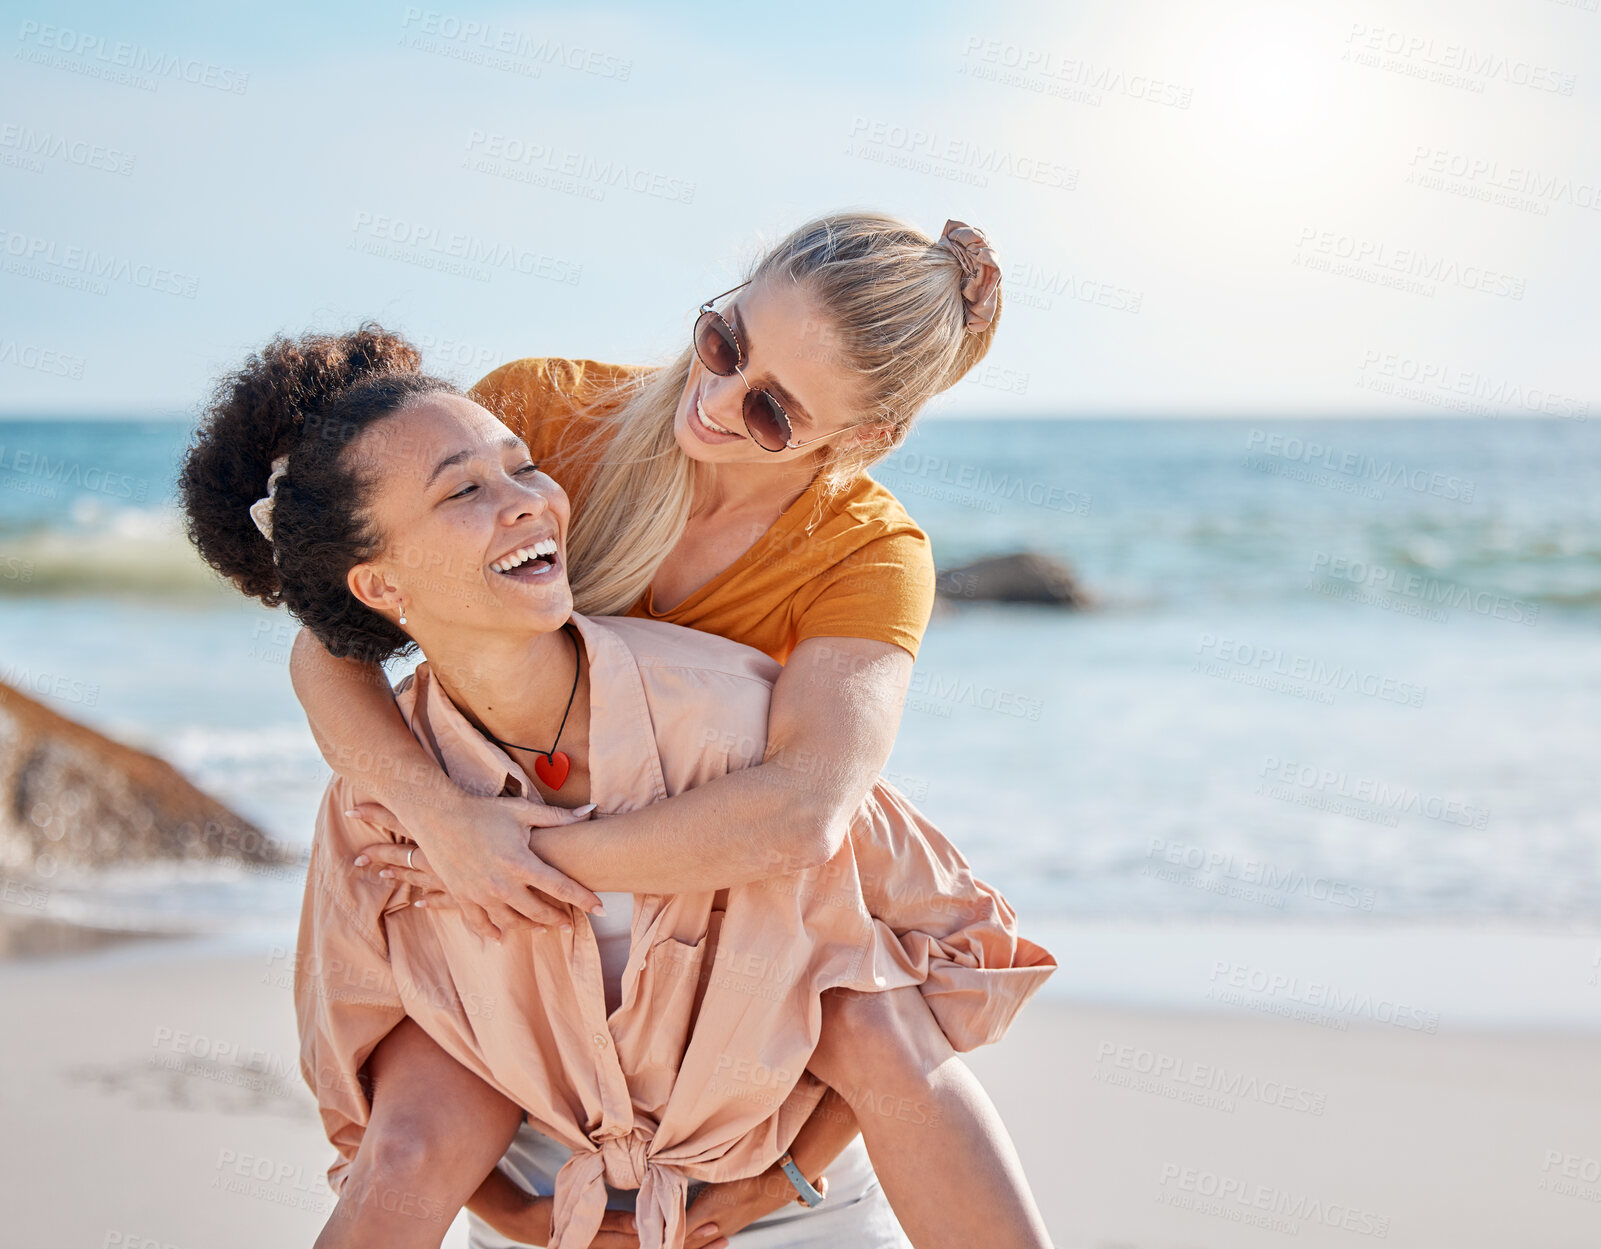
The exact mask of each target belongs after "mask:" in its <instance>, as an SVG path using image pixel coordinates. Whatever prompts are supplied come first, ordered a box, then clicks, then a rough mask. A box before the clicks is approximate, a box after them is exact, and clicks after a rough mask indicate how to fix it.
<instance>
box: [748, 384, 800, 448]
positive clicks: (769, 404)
mask: <svg viewBox="0 0 1601 1249" xmlns="http://www.w3.org/2000/svg"><path fill="white" fill-rule="evenodd" d="M745 428H746V429H748V430H750V436H751V437H752V438H754V439H755V440H756V445H757V446H759V447H761V448H763V449H764V450H767V451H782V450H783V449H784V448H785V447H786V446H788V445H789V439H790V428H789V417H787V416H785V415H784V409H783V408H781V407H779V406H778V400H776V399H774V398H773V397H772V396H771V395H770V394H768V393H767V392H766V391H765V390H752V391H749V392H747V394H746V395H745Z"/></svg>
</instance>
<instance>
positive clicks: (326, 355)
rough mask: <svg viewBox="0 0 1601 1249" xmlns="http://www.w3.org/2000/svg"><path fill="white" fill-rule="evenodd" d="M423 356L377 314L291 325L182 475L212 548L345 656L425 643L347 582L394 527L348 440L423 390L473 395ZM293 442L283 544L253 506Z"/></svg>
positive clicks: (281, 517)
mask: <svg viewBox="0 0 1601 1249" xmlns="http://www.w3.org/2000/svg"><path fill="white" fill-rule="evenodd" d="M420 363H421V354H420V353H419V352H418V350H417V348H416V347H414V346H412V344H411V343H409V342H407V341H406V339H404V338H402V337H401V336H400V335H398V334H391V333H389V332H388V331H386V330H384V329H383V328H382V327H380V326H378V325H375V324H373V323H371V322H367V323H365V324H363V325H362V326H361V328H360V329H358V330H355V331H354V332H352V333H348V334H307V335H303V336H301V337H300V338H286V337H283V336H282V335H280V336H279V337H277V338H274V339H273V340H272V342H270V343H268V344H267V346H266V347H264V348H263V349H262V350H261V351H259V352H257V353H256V354H254V355H252V356H250V358H249V359H247V360H246V361H245V363H244V365H243V367H241V368H240V369H238V370H237V371H236V372H234V373H231V374H229V375H228V376H227V377H225V378H223V379H222V380H221V381H220V382H218V384H217V387H216V389H215V390H214V391H213V393H212V396H211V400H210V402H209V403H208V404H207V406H206V411H205V414H204V415H203V416H202V417H201V420H200V422H199V425H198V426H197V428H196V430H195V433H194V436H193V438H192V440H191V442H190V445H189V448H188V451H187V452H186V453H185V455H184V461H183V467H182V469H181V471H180V472H179V475H178V491H179V496H180V498H181V499H182V501H183V510H184V531H185V532H186V533H187V534H188V535H189V540H190V541H191V542H193V543H194V545H195V548H196V549H197V550H198V551H199V552H200V556H201V558H202V559H204V560H205V561H206V563H208V564H210V565H211V567H212V568H214V569H216V570H217V571H218V572H219V573H221V574H222V575H223V576H224V577H227V578H228V579H229V580H230V581H232V582H233V583H234V585H236V586H237V587H238V588H239V589H240V590H241V591H242V592H243V593H245V594H247V595H249V596H250V597H252V598H257V599H260V600H261V601H262V602H263V603H265V604H266V605H267V606H269V607H276V606H278V605H279V604H280V603H281V604H284V605H286V606H287V607H288V608H289V610H290V612H291V613H292V614H293V615H294V616H295V617H296V618H297V619H299V620H300V621H301V623H302V624H304V625H305V626H306V627H307V628H309V629H310V630H311V631H312V632H313V633H314V634H316V636H317V637H318V639H319V640H320V641H321V642H322V644H323V645H324V646H326V647H327V648H328V650H329V651H330V652H331V653H333V654H335V655H339V656H343V657H345V658H350V659H360V660H368V661H371V662H374V663H382V662H383V661H384V660H385V659H388V658H389V657H390V656H392V655H397V654H401V653H403V652H405V651H406V650H408V649H410V648H411V647H412V646H413V645H414V643H413V642H412V640H411V639H410V638H409V637H408V636H407V635H406V634H405V633H404V632H403V631H402V630H401V629H400V628H399V626H397V625H395V624H393V623H392V622H391V621H389V620H387V619H385V618H384V617H383V616H381V615H379V614H378V613H377V612H375V611H373V610H372V609H371V608H369V607H367V606H366V605H365V604H364V603H361V602H360V601H358V600H357V599H356V598H355V596H354V595H352V594H351V593H350V589H349V586H348V585H347V584H346V581H345V578H346V575H347V574H348V573H349V572H350V570H351V568H353V567H355V565H357V564H359V563H361V562H363V561H364V560H368V559H371V558H372V557H373V556H374V555H376V554H377V553H378V550H379V547H380V544H381V542H382V535H381V534H379V533H377V532H375V531H374V530H373V529H372V527H371V525H370V524H369V522H368V519H367V517H366V514H365V513H366V503H367V499H368V497H369V492H370V490H371V488H372V484H373V483H372V481H371V478H370V476H369V475H365V474H363V472H362V471H361V466H360V465H359V464H356V463H351V462H349V461H350V460H351V459H352V458H353V457H347V456H346V455H345V454H344V451H345V449H346V448H347V447H348V446H349V445H350V444H351V443H352V442H353V441H354V440H355V439H356V438H357V437H358V436H359V435H360V434H361V433H362V431H363V430H365V429H367V428H368V427H369V426H371V425H372V424H374V423H375V422H377V421H381V420H383V419H384V418H385V417H387V416H391V415H393V414H394V413H395V412H396V411H398V410H399V409H400V408H401V407H403V406H404V405H405V404H406V403H407V402H408V401H410V400H411V399H413V398H416V397H417V396H419V395H426V394H436V393H445V394H460V393H461V391H460V390H459V389H458V388H457V387H455V386H454V385H452V384H451V383H449V382H446V381H442V380H440V379H439V378H436V377H430V376H428V375H427V374H425V373H423V372H421V371H420V367H419V366H420ZM284 454H287V455H288V456H289V464H288V469H287V471H286V473H285V475H284V476H283V477H282V478H281V479H280V480H279V482H278V487H277V490H276V491H275V492H274V495H273V507H272V541H271V542H270V543H269V542H268V541H267V539H266V538H264V537H263V536H262V534H261V531H260V530H258V529H257V528H256V525H255V522H254V521H253V520H251V518H250V505H251V504H252V503H254V502H255V501H256V500H257V499H259V498H261V497H262V496H263V495H264V494H266V492H267V477H268V474H269V473H270V472H271V471H272V461H273V460H274V459H275V458H276V457H278V456H279V455H284Z"/></svg>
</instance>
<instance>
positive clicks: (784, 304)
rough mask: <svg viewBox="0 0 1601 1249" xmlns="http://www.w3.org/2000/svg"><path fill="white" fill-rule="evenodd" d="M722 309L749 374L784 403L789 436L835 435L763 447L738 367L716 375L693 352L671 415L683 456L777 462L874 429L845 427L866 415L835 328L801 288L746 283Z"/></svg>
mask: <svg viewBox="0 0 1601 1249" xmlns="http://www.w3.org/2000/svg"><path fill="white" fill-rule="evenodd" d="M719 311H720V312H721V313H722V314H723V317H724V319H725V320H727V322H728V323H729V325H730V326H732V327H733V330H734V333H735V334H736V335H738V337H739V342H740V345H741V346H742V347H743V348H744V350H745V362H744V363H743V364H742V365H741V366H740V367H741V369H742V370H743V371H744V374H745V379H746V381H749V383H750V385H751V386H752V387H756V388H758V389H761V388H765V389H767V390H769V391H770V392H772V394H773V395H774V396H775V397H776V398H777V399H778V401H779V403H780V404H782V405H783V408H784V411H785V412H786V413H787V414H788V415H789V421H790V426H791V427H792V430H793V432H792V434H791V440H792V441H794V442H806V441H808V440H810V439H813V438H822V437H824V436H825V435H829V434H836V433H837V434H839V436H838V437H837V438H830V439H829V440H828V441H827V442H819V443H816V444H814V445H812V446H810V447H790V448H786V449H784V450H782V451H767V450H764V449H763V448H762V447H759V446H758V445H757V444H756V442H755V440H754V439H752V438H751V436H750V432H749V431H748V430H747V429H746V428H745V418H744V415H743V405H744V402H745V396H746V394H748V393H749V391H748V390H747V389H746V385H745V381H742V380H740V376H739V374H738V373H733V374H730V375H729V376H727V377H719V376H718V375H717V374H715V373H713V372H712V371H711V370H709V369H708V368H706V366H705V365H703V364H702V363H701V362H700V358H699V357H698V356H691V359H690V367H689V380H688V381H687V382H686V383H685V386H684V393H683V395H682V396H680V398H679V401H678V411H677V413H676V415H675V416H674V418H673V433H674V435H675V437H676V438H677V439H678V445H679V446H680V447H681V448H683V451H684V454H685V455H687V456H689V457H690V459H692V460H700V461H703V462H705V463H712V464H782V463H784V462H786V461H790V460H799V459H810V458H813V457H814V456H815V455H816V453H818V452H825V453H826V451H827V450H828V449H829V448H835V447H840V446H844V445H847V444H848V442H849V441H850V440H853V439H860V438H864V437H866V438H871V437H872V436H873V432H874V430H875V429H876V428H877V427H875V426H873V425H861V427H860V428H859V429H855V430H851V429H850V427H851V426H856V425H860V424H861V422H862V421H863V420H864V419H865V417H864V414H863V413H862V412H861V411H860V400H859V398H858V395H857V390H856V387H855V385H854V383H853V381H852V379H851V376H850V374H849V373H848V372H847V371H846V370H845V369H843V368H841V367H840V364H841V357H840V353H839V335H838V331H837V330H836V329H835V328H834V326H833V324H832V322H831V321H830V320H829V319H828V318H827V317H826V316H825V315H824V313H823V312H822V311H821V309H820V308H819V307H818V306H817V303H816V301H815V300H813V299H812V297H811V296H810V295H809V294H808V293H807V291H806V290H805V288H804V287H801V286H799V285H797V284H794V283H783V284H776V283H758V284H755V285H752V286H747V287H746V288H745V289H744V290H742V291H740V293H739V294H738V296H737V297H736V298H735V299H734V300H733V301H732V302H731V303H729V304H728V305H727V306H726V307H724V308H721V309H719ZM841 431H849V432H841Z"/></svg>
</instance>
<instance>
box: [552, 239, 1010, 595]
mask: <svg viewBox="0 0 1601 1249" xmlns="http://www.w3.org/2000/svg"><path fill="white" fill-rule="evenodd" d="M750 281H751V282H752V283H756V284H759V283H762V282H780V281H788V282H792V283H795V284H796V285H799V286H801V287H803V288H804V289H805V290H806V292H807V293H808V294H809V295H810V296H811V297H812V299H813V300H814V301H815V303H816V306H817V307H818V309H819V311H820V312H821V314H822V316H823V318H824V324H823V325H821V326H819V327H808V328H811V329H815V330H816V332H817V333H818V336H819V338H820V340H821V341H822V342H823V344H824V345H825V349H826V350H827V352H828V355H829V358H830V360H831V362H833V363H834V364H836V365H837V367H838V368H840V370H841V371H843V372H844V373H846V374H848V375H850V376H851V377H853V378H854V379H855V386H856V392H857V395H858V396H859V398H858V413H859V419H858V420H857V421H856V422H853V423H854V424H864V425H867V424H883V425H887V426H889V433H888V436H887V437H885V438H882V439H877V440H874V441H872V442H870V443H863V444H860V445H847V446H842V447H837V448H836V447H826V448H823V449H821V450H820V451H819V452H818V456H819V465H818V470H817V475H816V476H815V477H814V479H813V484H814V485H816V486H817V503H818V511H817V512H816V514H815V515H814V518H813V522H812V523H813V524H816V522H817V520H819V519H821V505H822V503H823V502H824V501H825V500H826V499H827V498H829V497H832V496H834V495H836V494H838V493H840V492H842V491H844V490H846V489H848V488H849V487H850V485H851V484H852V483H853V482H854V481H855V480H856V479H857V478H858V477H860V476H861V475H862V474H863V473H865V472H866V471H867V470H868V469H869V468H870V467H871V466H872V465H874V464H876V463H877V462H878V461H879V460H881V459H883V458H884V457H885V456H887V455H888V454H889V453H890V452H891V451H893V450H894V449H895V448H896V447H898V446H900V444H901V443H902V442H904V441H905V440H906V435H907V434H908V433H909V432H910V431H911V427H912V420H913V418H914V417H915V416H916V415H917V414H918V412H920V411H921V410H922V408H923V407H924V405H926V404H927V403H928V401H929V400H930V399H932V398H933V397H934V396H935V395H937V394H940V393H941V392H942V391H945V390H948V389H950V388H951V387H952V386H954V385H956V383H957V382H959V381H960V380H961V379H962V378H963V377H964V376H966V374H967V372H968V370H970V369H971V368H972V367H973V366H974V365H976V364H977V363H978V362H979V361H980V360H982V359H983V358H984V356H985V354H986V353H987V352H988V351H989V348H990V343H991V341H992V340H993V338H994V335H995V328H996V326H997V325H998V324H999V322H1000V306H999V302H997V307H996V314H995V318H994V320H992V321H991V322H990V323H989V325H988V326H986V327H985V328H984V329H983V330H981V331H980V332H978V333H969V332H968V330H967V327H966V310H965V308H964V306H963V303H962V293H961V287H962V283H963V281H964V275H963V272H962V267H961V264H960V263H959V262H958V261H957V259H956V256H955V254H954V253H953V252H952V251H951V250H950V249H949V248H948V247H945V246H942V245H939V244H937V243H936V242H935V240H934V239H932V238H930V237H929V236H928V235H926V234H924V233H923V232H922V231H921V230H918V229H917V228H915V227H914V226H910V225H908V224H906V223H905V222H904V221H900V220H898V219H896V218H894V217H890V216H887V215H885V214H883V213H866V212H846V213H834V214H831V215H829V216H826V217H819V218H817V219H816V220H815V221H809V222H807V223H806V224H805V225H803V226H801V227H800V228H799V229H797V230H795V231H793V232H792V233H791V234H789V235H788V236H787V237H786V238H784V239H783V240H782V241H781V242H779V243H778V245H777V246H775V247H773V248H772V249H771V250H769V251H768V252H767V254H766V255H764V256H763V257H762V258H761V259H760V260H759V261H758V262H757V263H756V266H755V267H754V268H753V269H752V270H751V273H750ZM693 357H694V352H693V349H691V348H685V349H684V351H683V352H682V353H681V354H680V355H679V356H678V357H677V358H676V359H675V360H673V362H672V363H671V364H668V365H666V366H665V367H663V368H660V369H656V370H654V371H652V372H650V373H647V374H644V375H643V376H640V377H635V378H632V379H630V380H629V381H627V382H625V383H624V384H623V386H624V389H623V391H621V392H618V391H613V392H611V393H610V394H609V395H607V396H605V397H603V398H602V399H600V400H599V401H597V406H599V405H604V406H605V407H606V408H607V409H608V410H609V411H610V413H611V414H610V415H609V416H606V417H604V418H602V419H601V420H600V421H599V422H598V424H597V427H596V429H595V432H594V433H593V434H592V435H591V436H590V437H589V438H587V439H585V440H584V442H582V443H581V444H579V446H578V447H577V448H576V449H575V454H576V455H578V456H579V457H586V458H588V459H589V460H590V461H591V463H592V465H593V472H592V473H591V474H590V476H589V486H588V488H587V489H586V490H585V491H584V492H583V497H582V505H581V506H579V507H578V508H576V509H575V512H574V517H573V525H572V530H571V532H570V534H569V535H568V550H569V557H570V559H571V576H572V588H573V602H574V605H575V606H576V607H577V609H578V610H579V611H581V612H584V613H585V614H587V615H611V614H617V613H622V612H626V611H627V610H628V609H629V608H630V607H632V606H633V604H634V603H635V602H636V601H637V600H638V599H639V597H640V595H642V594H643V593H644V592H645V591H646V589H647V588H649V586H650V583H651V581H652V580H653V579H654V578H655V575H656V570H657V569H658V568H659V567H660V566H661V563H662V561H663V560H664V559H666V558H667V555H668V553H669V552H670V551H671V550H672V549H673V546H674V545H675V544H676V543H677V542H678V539H679V538H680V537H681V536H682V534H683V532H684V525H685V524H686V522H687V521H688V519H689V509H690V502H691V499H692V497H693V494H694V468H695V461H693V460H691V459H690V458H689V457H688V456H687V455H685V454H684V452H683V449H682V448H681V447H680V446H679V445H678V440H677V438H676V437H675V436H674V433H673V421H674V418H675V417H676V415H677V412H678V401H679V399H680V398H681V397H682V395H683V393H684V387H685V385H686V384H687V383H688V380H689V371H690V362H691V360H692V359H693Z"/></svg>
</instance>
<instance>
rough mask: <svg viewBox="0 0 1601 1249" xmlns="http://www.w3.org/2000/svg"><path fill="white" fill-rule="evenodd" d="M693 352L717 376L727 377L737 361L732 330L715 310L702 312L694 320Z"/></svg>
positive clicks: (737, 355) (737, 349)
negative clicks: (698, 318) (697, 318)
mask: <svg viewBox="0 0 1601 1249" xmlns="http://www.w3.org/2000/svg"><path fill="white" fill-rule="evenodd" d="M695 354H696V355H697V356H699V357H700V362H701V363H702V364H704V365H705V366H706V367H707V368H708V369H710V370H711V371H712V372H713V373H716V374H717V375H718V376H719V377H727V376H728V375H729V374H730V373H732V372H733V371H734V366H735V365H737V364H738V363H739V346H738V345H737V344H736V343H735V342H734V334H733V331H732V330H730V329H729V328H728V324H727V323H726V322H725V321H724V320H723V319H722V318H721V317H720V316H718V315H717V314H716V313H715V312H703V313H701V314H700V320H698V321H696V322H695Z"/></svg>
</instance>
